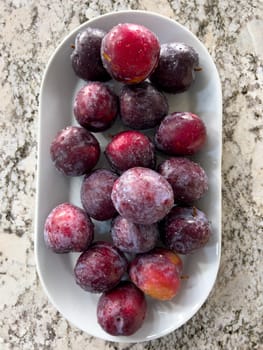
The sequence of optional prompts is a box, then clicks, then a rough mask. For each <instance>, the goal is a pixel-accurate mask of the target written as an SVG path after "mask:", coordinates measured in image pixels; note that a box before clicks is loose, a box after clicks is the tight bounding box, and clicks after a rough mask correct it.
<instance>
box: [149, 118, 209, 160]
mask: <svg viewBox="0 0 263 350" xmlns="http://www.w3.org/2000/svg"><path fill="white" fill-rule="evenodd" d="M205 142H206V127H205V124H204V122H203V121H202V119H201V118H200V117H199V116H198V115H196V114H193V113H190V112H174V113H172V114H169V115H168V116H166V117H165V118H164V119H163V121H162V122H161V124H160V126H159V128H158V129H157V131H156V134H155V144H156V147H157V148H158V149H159V150H160V151H163V152H165V153H167V154H171V155H182V156H183V155H192V154H195V153H196V152H198V151H199V150H200V149H201V148H202V147H203V146H204V144H205Z"/></svg>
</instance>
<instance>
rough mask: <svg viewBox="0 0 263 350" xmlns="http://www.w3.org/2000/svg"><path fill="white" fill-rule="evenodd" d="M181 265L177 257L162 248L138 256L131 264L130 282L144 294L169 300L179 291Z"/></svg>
mask: <svg viewBox="0 0 263 350" xmlns="http://www.w3.org/2000/svg"><path fill="white" fill-rule="evenodd" d="M182 268H183V263H182V260H181V259H180V257H179V256H178V255H176V254H175V253H173V252H172V251H170V250H168V249H164V248H156V249H153V250H152V251H150V252H148V253H144V254H139V255H138V256H137V257H136V258H135V259H134V260H133V261H132V263H131V265H130V270H129V275H130V278H131V280H132V282H133V283H134V284H135V285H136V286H137V287H138V288H140V289H141V290H142V291H143V292H144V293H145V294H147V295H150V296H151V297H152V298H155V299H158V300H170V299H172V298H173V297H174V296H175V295H176V294H177V293H178V291H179V288H180V285H181V273H182Z"/></svg>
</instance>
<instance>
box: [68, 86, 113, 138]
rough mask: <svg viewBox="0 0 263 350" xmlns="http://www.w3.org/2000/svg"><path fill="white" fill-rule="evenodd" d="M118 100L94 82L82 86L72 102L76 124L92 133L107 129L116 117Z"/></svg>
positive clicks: (110, 91) (110, 92) (108, 90)
mask: <svg viewBox="0 0 263 350" xmlns="http://www.w3.org/2000/svg"><path fill="white" fill-rule="evenodd" d="M117 112H118V99H117V96H116V95H115V94H114V93H113V92H112V90H111V89H110V88H109V87H108V86H107V85H105V84H103V83H100V82H97V81H94V82H89V83H88V84H86V85H85V86H83V87H82V88H81V89H80V90H79V91H78V93H77V95H76V97H75V101H74V115H75V118H76V120H77V121H78V123H79V124H80V125H81V126H83V127H84V128H85V129H87V130H89V131H93V132H98V131H103V130H106V129H108V128H109V127H110V126H111V125H112V123H113V122H114V120H115V119H116V117H117Z"/></svg>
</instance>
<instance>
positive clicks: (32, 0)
mask: <svg viewBox="0 0 263 350" xmlns="http://www.w3.org/2000/svg"><path fill="white" fill-rule="evenodd" d="M124 9H144V10H151V11H156V12H158V13H161V14H163V15H166V16H169V17H171V18H173V19H176V20H178V21H179V22H181V23H182V24H183V25H185V26H186V27H187V28H189V29H190V30H191V31H192V32H193V33H195V34H196V35H197V36H198V37H199V39H200V40H201V41H203V43H204V44H205V45H206V47H207V48H208V50H209V52H210V54H211V55H212V57H213V58H214V60H215V62H216V65H217V67H218V70H219V74H220V77H221V80H222V90H223V102H224V106H223V107H224V123H223V128H224V133H223V173H222V179H223V203H222V207H223V225H222V226H223V246H222V259H221V267H220V271H219V275H218V279H217V282H216V285H215V287H214V289H213V291H212V293H211V294H210V296H209V298H208V300H207V302H206V303H205V304H204V305H203V307H202V308H201V310H200V311H199V312H198V313H197V314H196V315H195V316H194V317H193V318H192V319H191V320H190V321H189V322H188V323H187V324H185V325H184V326H183V327H181V328H180V329H178V330H177V331H175V332H173V333H172V334H170V335H168V336H166V337H163V338H161V339H159V340H156V341H152V342H148V343H143V344H133V345H129V344H125V345H121V344H117V343H107V342H104V341H102V340H99V339H95V338H92V337H90V336H88V335H86V334H84V333H82V332H80V331H79V330H78V329H76V328H74V327H72V326H71V325H69V323H68V322H67V321H65V319H63V318H62V317H61V316H60V314H59V313H58V312H57V311H56V310H55V309H54V307H53V306H52V305H51V304H50V303H49V301H48V300H47V297H46V296H45V294H44V292H43V290H42V287H41V286H40V283H39V280H38V277H37V274H36V269H35V262H34V253H33V220H34V203H35V172H36V159H37V151H36V149H37V148H36V147H37V128H38V98H39V87H40V83H41V78H42V73H43V70H44V67H45V65H46V63H47V60H48V58H49V56H50V55H51V53H52V51H53V50H54V48H55V47H56V46H57V45H58V43H59V42H60V41H61V40H62V38H63V37H64V36H65V35H66V34H67V33H68V32H69V31H70V30H72V29H73V28H75V27H76V26H78V25H79V24H80V23H82V22H84V21H86V20H87V19H89V18H92V17H94V16H97V15H99V14H103V13H107V12H109V11H113V10H124ZM262 33H263V3H262V1H260V0H258V1H257V0H239V1H234V0H230V1H227V0H222V1H216V0H194V1H188V0H187V1H186V0H180V1H172V0H158V1H157V0H152V1H150V0H117V1H115V0H114V1H113V0H112V1H110V0H97V1H95V0H90V1H85V2H81V1H70V0H62V1H59V0H49V1H45V0H37V1H36V0H1V1H0V72H1V89H0V130H1V137H0V154H1V162H0V171H1V176H0V200H1V212H0V350H7V349H19V350H20V349H21V350H22V349H23V350H31V349H37V350H41V349H47V350H49V349H55V350H62V349H63V350H67V349H68V350H75V349H76V350H80V349H89V350H93V349H94V350H95V349H96V350H99V349H106V350H110V349H115V350H117V349H123V350H124V349H127V350H128V349H133V350H143V349H145V350H146V349H147V350H150V349H162V350H172V349H181V350H184V349H185V350H188V349H190V350H191V349H209V350H210V349H211V350H217V349H224V350H225V349H227V350H228V349H231V350H234V349H237V350H251V349H263V335H262V334H263V324H262V322H263V321H262V320H263V305H262V301H263V297H262V289H263V285H262V276H263V268H262V266H263V264H262V246H263V239H262V237H263V158H262V154H263V105H262V103H263V45H262Z"/></svg>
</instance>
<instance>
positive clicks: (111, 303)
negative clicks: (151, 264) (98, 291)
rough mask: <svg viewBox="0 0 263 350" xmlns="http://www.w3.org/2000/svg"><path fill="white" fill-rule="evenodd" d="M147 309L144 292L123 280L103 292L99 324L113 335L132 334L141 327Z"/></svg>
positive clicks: (98, 309) (98, 308) (99, 309)
mask: <svg viewBox="0 0 263 350" xmlns="http://www.w3.org/2000/svg"><path fill="white" fill-rule="evenodd" d="M146 311H147V304H146V299H145V296H144V294H143V292H142V291H141V290H140V289H138V288H137V287H136V286H135V285H134V284H133V283H131V282H128V281H122V282H120V284H119V285H118V286H117V287H115V288H113V289H111V290H110V291H108V292H105V293H103V294H102V296H101V297H100V299H99V302H98V307H97V318H98V323H99V325H100V326H101V327H102V328H103V329H104V331H105V332H107V333H109V334H111V335H132V334H134V333H135V332H136V331H137V330H138V329H139V328H141V326H142V324H143V321H144V319H145V314H146Z"/></svg>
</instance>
